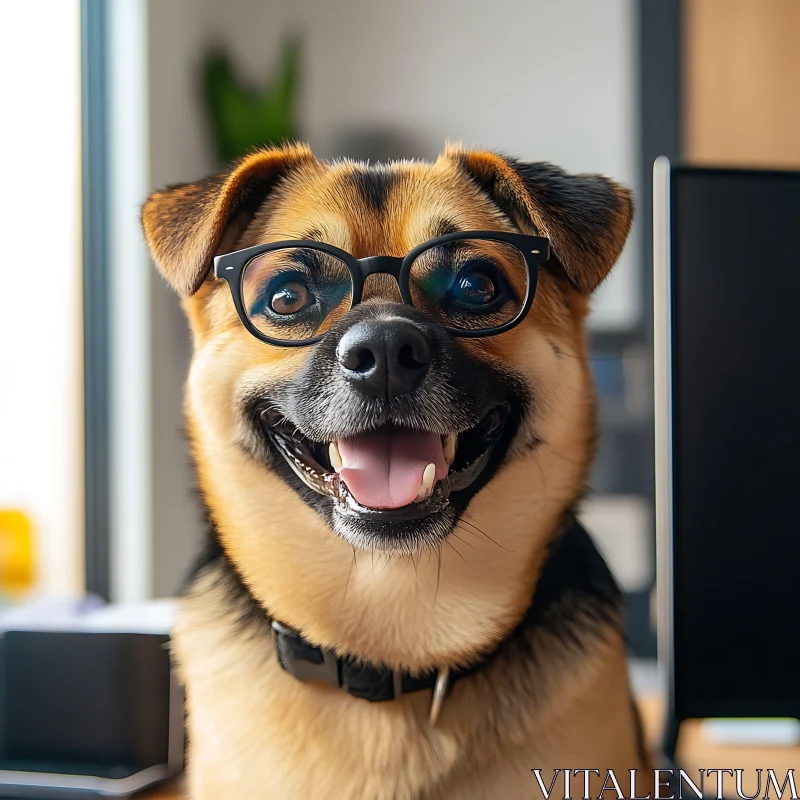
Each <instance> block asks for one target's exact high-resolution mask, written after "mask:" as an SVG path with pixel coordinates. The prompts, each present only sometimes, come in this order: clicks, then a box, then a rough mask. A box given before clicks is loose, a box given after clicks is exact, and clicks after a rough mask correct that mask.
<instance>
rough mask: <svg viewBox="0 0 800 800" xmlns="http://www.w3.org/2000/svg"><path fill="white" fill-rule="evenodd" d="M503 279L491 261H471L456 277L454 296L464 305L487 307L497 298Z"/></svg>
mask: <svg viewBox="0 0 800 800" xmlns="http://www.w3.org/2000/svg"><path fill="white" fill-rule="evenodd" d="M501 281H502V278H501V277H500V273H499V272H498V270H497V267H495V265H494V264H492V263H490V262H489V261H482V260H481V261H478V260H476V261H470V262H468V263H467V264H465V265H464V266H463V267H462V268H461V270H460V272H459V273H458V275H457V276H456V280H455V284H454V285H453V294H454V295H455V297H456V298H457V299H458V300H460V301H461V302H462V303H470V304H472V305H480V306H482V305H485V304H486V303H491V302H492V300H494V299H495V297H497V295H498V293H499V290H500V286H501Z"/></svg>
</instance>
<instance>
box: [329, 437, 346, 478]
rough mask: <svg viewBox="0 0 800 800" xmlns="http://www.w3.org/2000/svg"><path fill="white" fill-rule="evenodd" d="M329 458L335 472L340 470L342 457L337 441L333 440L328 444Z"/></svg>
mask: <svg viewBox="0 0 800 800" xmlns="http://www.w3.org/2000/svg"><path fill="white" fill-rule="evenodd" d="M328 458H329V459H330V460H331V466H332V467H333V471H334V472H338V471H339V470H340V469H341V468H342V463H343V462H342V457H341V455H340V454H339V445H338V444H336V442H331V443H330V445H329V446H328Z"/></svg>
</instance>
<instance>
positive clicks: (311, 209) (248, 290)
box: [142, 145, 650, 800]
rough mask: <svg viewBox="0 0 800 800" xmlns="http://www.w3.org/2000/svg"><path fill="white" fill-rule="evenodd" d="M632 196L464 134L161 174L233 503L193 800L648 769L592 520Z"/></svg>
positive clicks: (199, 388)
mask: <svg viewBox="0 0 800 800" xmlns="http://www.w3.org/2000/svg"><path fill="white" fill-rule="evenodd" d="M632 213H633V207H632V199H631V195H630V193H629V191H628V190H626V189H624V188H623V187H621V186H619V185H617V184H616V183H614V182H613V181H611V180H609V179H607V178H605V177H602V176H599V175H570V174H567V173H566V172H564V171H563V170H561V169H560V168H557V167H554V166H552V165H549V164H545V163H522V162H519V161H516V160H514V159H511V158H507V157H505V156H502V155H499V154H496V153H494V152H489V151H480V150H468V149H463V148H462V147H461V146H457V145H448V147H447V148H446V149H445V151H444V153H443V154H442V155H441V156H440V157H439V158H438V159H437V160H436V161H434V162H420V161H407V162H392V163H389V164H378V165H373V166H369V165H365V164H361V163H356V162H352V161H348V160H342V161H335V162H330V163H328V162H323V161H320V160H317V159H316V158H315V157H314V156H313V154H312V153H311V151H310V150H309V149H308V148H307V147H305V146H303V145H286V146H282V147H266V148H262V149H258V150H256V151H254V152H251V153H249V154H248V155H246V156H244V157H243V158H241V159H240V160H239V161H237V162H236V163H234V164H233V165H232V166H230V167H229V168H228V169H227V170H226V171H224V172H222V173H221V174H218V175H215V176H213V177H209V178H206V179H204V180H200V181H198V182H196V183H188V184H183V185H179V186H172V187H169V188H167V189H164V190H163V191H157V192H155V193H154V194H153V195H152V196H150V197H149V199H148V200H147V201H146V203H145V205H144V207H143V210H142V223H143V228H144V232H145V236H146V239H147V242H148V244H149V247H150V250H151V253H152V256H153V259H154V261H155V263H156V265H157V267H158V269H159V270H160V272H161V274H162V275H163V277H164V278H165V279H166V280H167V282H168V283H169V284H170V285H171V286H172V287H173V288H174V289H175V291H176V292H177V293H178V294H179V295H180V296H181V298H182V303H183V308H184V309H185V312H186V315H187V317H188V320H189V324H190V327H191V331H192V336H193V342H194V355H193V359H192V362H191V367H190V371H189V377H188V384H187V391H186V404H185V413H186V419H187V429H188V436H189V440H190V444H191V451H192V455H193V459H194V462H195V464H196V468H197V475H198V482H199V487H200V490H201V493H202V498H203V500H204V503H205V506H206V508H207V511H208V519H209V526H210V535H209V540H208V544H207V546H206V548H205V550H204V552H203V554H202V556H201V557H200V559H199V560H198V562H197V565H196V567H195V568H194V570H193V573H192V576H191V578H190V580H189V581H188V583H187V587H186V589H185V591H184V593H183V595H182V598H181V600H180V609H179V615H178V620H177V623H176V626H175V629H174V632H173V637H172V645H171V646H172V652H173V657H174V659H175V663H176V666H177V670H178V673H179V676H180V678H181V680H182V682H183V684H184V685H185V688H186V698H187V709H188V711H187V714H188V723H187V724H188V737H189V750H188V785H189V794H190V796H191V797H192V798H193V800H228V798H230V800H260V799H261V798H312V797H313V798H364V799H365V800H366V799H367V798H368V799H369V800H374V799H375V798H495V797H496V798H500V797H502V798H505V799H510V798H523V797H524V798H529V797H533V796H538V794H537V792H538V791H539V788H538V787H537V773H535V772H534V770H541V772H540V773H538V775H539V776H541V777H542V778H543V780H544V782H545V783H544V785H545V788H546V787H547V785H549V784H550V781H551V780H553V781H555V780H556V779H558V781H561V780H562V777H564V775H565V773H564V772H563V771H564V770H570V769H572V770H575V769H586V768H593V769H597V770H598V771H600V772H602V773H603V774H605V773H606V771H607V770H614V772H615V774H616V775H620V774H625V772H626V770H629V769H637V770H643V771H646V770H648V768H649V764H650V761H649V758H648V755H647V753H646V750H645V747H644V745H643V741H642V733H641V728H640V724H639V720H638V717H637V712H636V709H635V706H634V704H633V702H632V695H631V692H630V688H629V682H628V676H627V667H626V654H625V646H624V641H623V634H622V631H621V601H620V592H619V590H618V588H617V586H616V584H615V582H614V579H613V578H612V576H611V574H610V572H609V570H608V568H607V567H606V565H605V563H604V562H603V560H602V558H601V557H600V555H599V554H598V552H597V551H596V549H595V547H594V545H593V544H592V541H591V539H590V538H589V536H588V535H587V533H586V531H584V530H583V529H582V528H581V526H580V524H579V523H578V522H577V520H576V519H575V507H576V504H577V503H578V501H579V499H580V498H581V496H582V493H583V491H584V486H585V482H586V478H587V472H588V469H589V466H590V462H591V459H592V455H593V449H594V444H595V436H596V431H595V421H594V416H595V414H594V411H595V404H594V393H593V388H592V380H591V377H590V371H589V366H588V363H587V345H586V341H585V331H584V321H585V318H586V314H587V310H588V303H589V297H590V295H591V294H592V292H593V291H594V290H595V288H596V287H597V286H598V285H599V284H600V283H601V281H603V279H604V278H605V277H606V275H607V274H608V273H609V271H610V270H611V268H612V266H613V265H614V263H615V261H616V260H617V258H618V256H619V254H620V252H621V250H622V248H623V245H624V243H625V240H626V237H627V234H628V230H629V227H630V224H631V219H632ZM471 233H472V234H473V237H472V238H471V237H470V236H469V234H471ZM465 234H467V235H466V236H465ZM316 245H318V246H319V247H316ZM559 770H561V772H559ZM573 774H574V773H573ZM559 776H561V777H559ZM590 777H591V779H592V781H594V780H595V778H594V775H591V776H590ZM560 785H561V784H560V783H559V784H558V786H560ZM591 787H592V791H593V792H595V794H596V792H597V790H598V788H599V785H598V786H594V783H593V782H591ZM558 791H559V790H558V789H556V790H555V794H557V793H558ZM573 791H576V792H577V789H575V787H573ZM640 791H642V792H643V793H644V792H646V791H647V787H646V786H641V787H640ZM554 796H555V795H554Z"/></svg>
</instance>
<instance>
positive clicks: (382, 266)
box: [358, 256, 405, 280]
mask: <svg viewBox="0 0 800 800" xmlns="http://www.w3.org/2000/svg"><path fill="white" fill-rule="evenodd" d="M404 260H405V259H402V258H399V257H398V256H367V258H359V259H358V265H359V266H360V267H361V277H362V278H366V277H368V276H369V275H394V277H395V278H397V279H398V280H399V278H400V270H401V268H402V266H403V261H404Z"/></svg>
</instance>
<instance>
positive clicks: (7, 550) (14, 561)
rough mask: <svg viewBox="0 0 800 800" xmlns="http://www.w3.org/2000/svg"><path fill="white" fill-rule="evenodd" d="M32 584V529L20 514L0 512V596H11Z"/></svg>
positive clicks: (1, 510)
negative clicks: (0, 594)
mask: <svg viewBox="0 0 800 800" xmlns="http://www.w3.org/2000/svg"><path fill="white" fill-rule="evenodd" d="M32 584H33V525H32V524H31V521H30V519H29V518H28V516H27V515H26V514H24V513H23V512H22V511H13V510H8V509H7V510H3V509H0V593H2V594H9V595H15V594H18V593H20V592H22V591H24V590H25V589H28V588H29V587H30V586H31V585H32Z"/></svg>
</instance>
